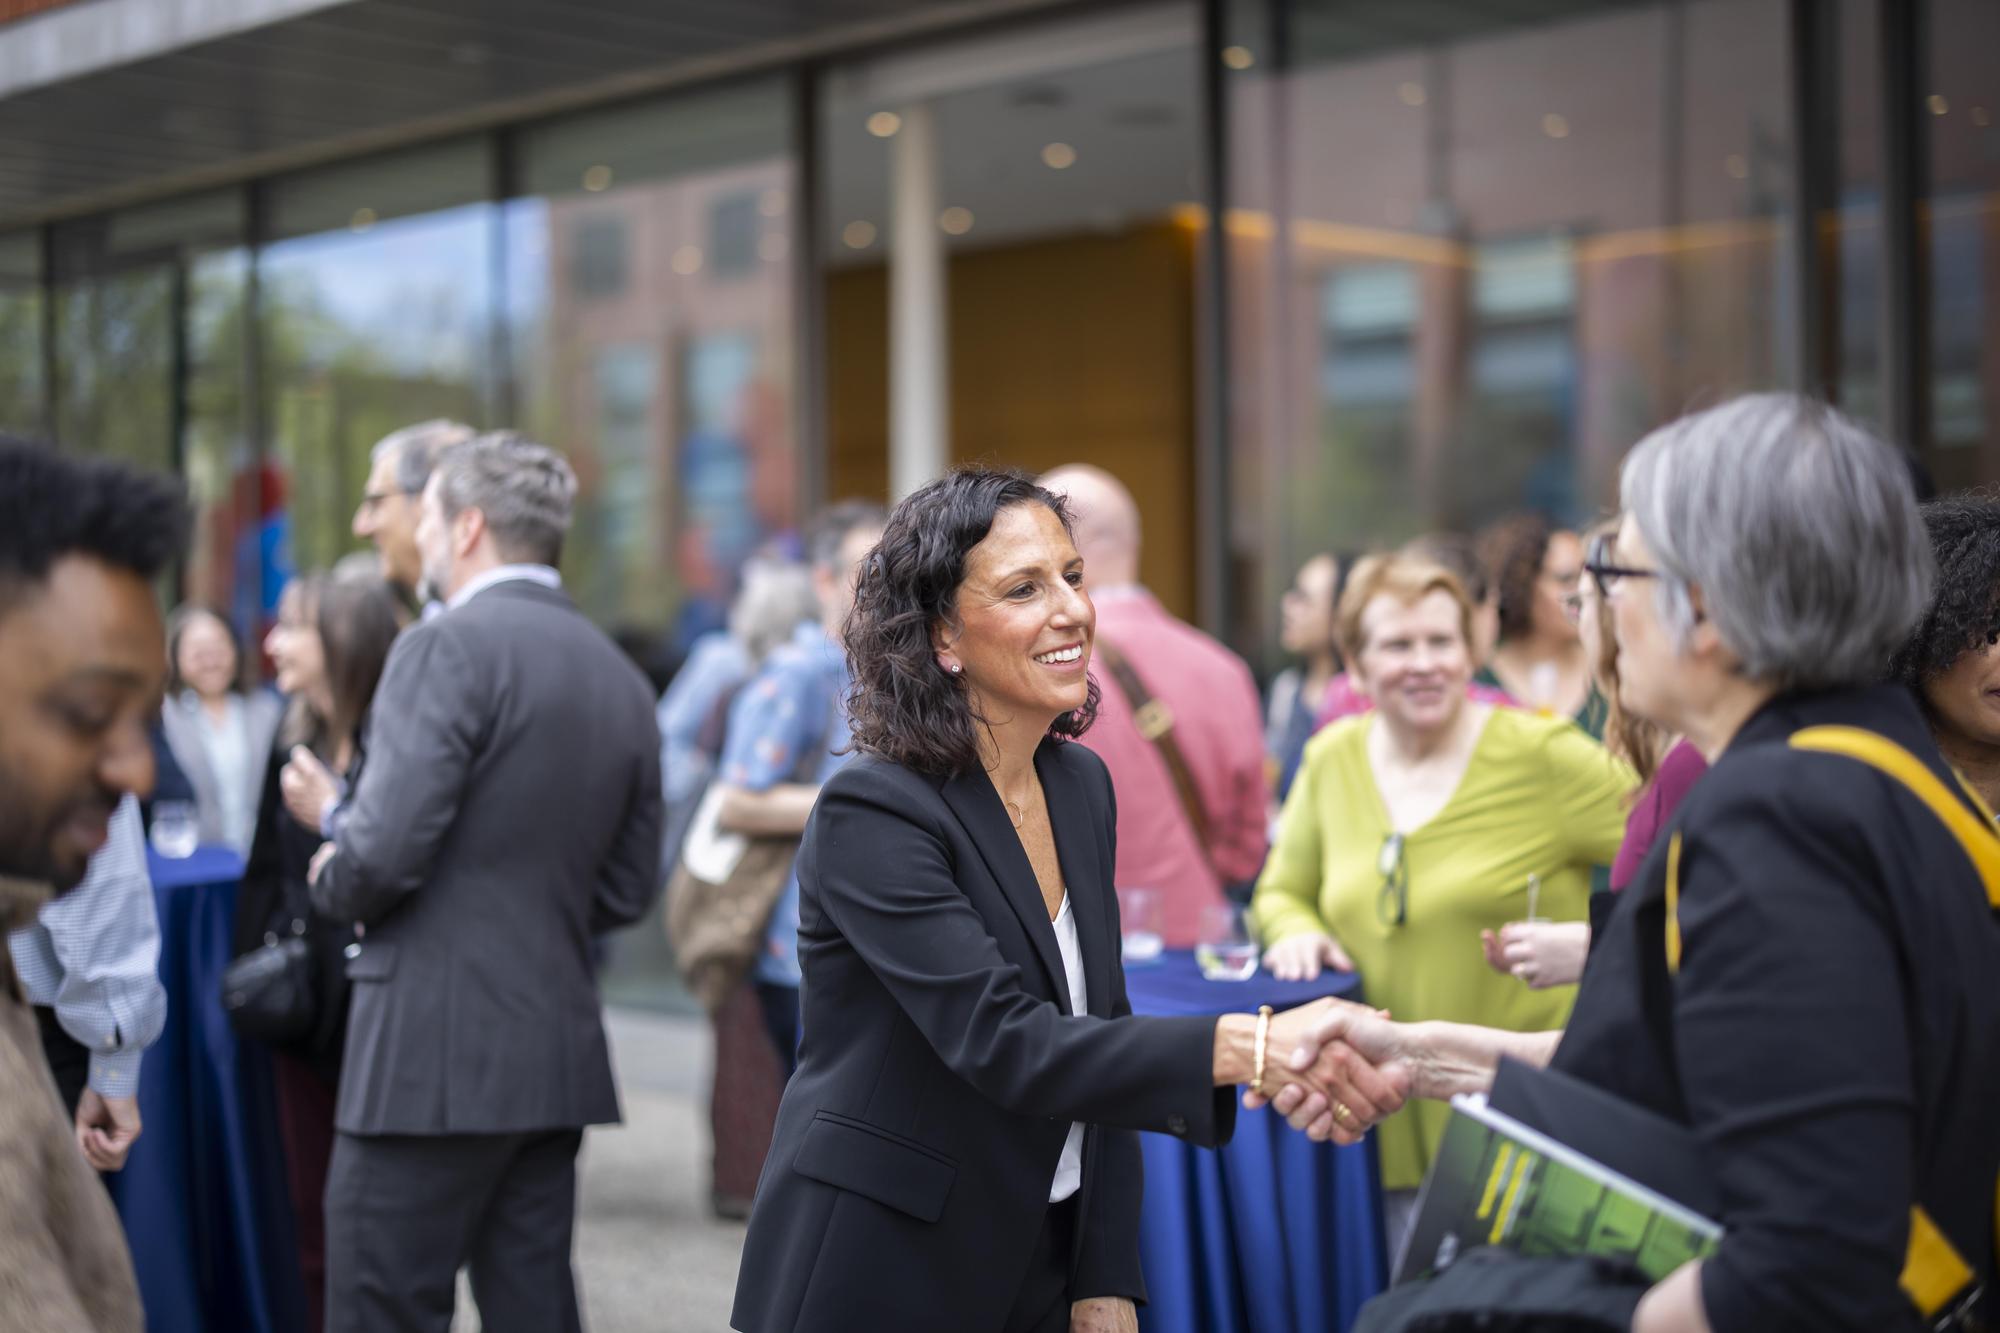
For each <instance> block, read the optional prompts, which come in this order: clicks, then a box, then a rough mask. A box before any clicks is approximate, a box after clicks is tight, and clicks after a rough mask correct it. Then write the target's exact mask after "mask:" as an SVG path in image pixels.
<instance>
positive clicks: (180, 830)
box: [147, 801, 201, 861]
mask: <svg viewBox="0 0 2000 1333" xmlns="http://www.w3.org/2000/svg"><path fill="white" fill-rule="evenodd" d="M147 837H148V839H149V840H150V841H151V842H152V844H153V850H154V851H156V852H158V853H159V854H160V855H161V856H164V857H167V858H168V859H169V860H174V861H179V860H181V859H183V858H184V857H189V856H193V855H194V849H195V848H196V847H198V846H199V845H200V844H201V829H200V828H199V827H198V826H197V825H196V823H195V816H194V803H193V802H192V801H160V802H157V803H156V804H155V805H154V806H153V827H152V829H151V831H150V832H149V833H148V834H147Z"/></svg>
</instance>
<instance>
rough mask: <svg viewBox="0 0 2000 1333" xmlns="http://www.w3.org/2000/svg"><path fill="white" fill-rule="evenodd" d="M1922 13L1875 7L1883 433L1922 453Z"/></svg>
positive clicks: (1925, 364)
mask: <svg viewBox="0 0 2000 1333" xmlns="http://www.w3.org/2000/svg"><path fill="white" fill-rule="evenodd" d="M1924 8H1925V7H1924V6H1922V5H1919V4H1916V3H1913V0H1878V4H1877V10H1876V15H1877V20H1878V23H1879V32H1880V34H1881V43H1880V45H1881V51H1882V277H1883V284H1882V381H1883V383H1882V397H1883V402H1882V427H1883V429H1884V431H1885V432H1886V433H1887V434H1888V436H1889V438H1890V439H1891V440H1893V441H1895V442H1896V443H1899V444H1901V445H1903V446H1904V447H1905V448H1908V449H1912V450H1915V451H1917V452H1918V453H1919V454H1921V453H1922V452H1923V451H1924V450H1925V449H1926V448H1927V447H1928V446H1929V444H1930V424H1931V423H1930V415H1931V414H1930V395H1929V393H1928V392H1927V391H1926V390H1927V387H1928V386H1927V384H1926V382H1925V379H1924V375H1925V372H1926V371H1927V370H1928V368H1929V364H1930V356H1929V344H1930V283H1929V277H1930V236H1929V231H1928V228H1927V227H1926V226H1924V225H1923V223H1922V221H1921V218H1920V210H1921V209H1922V208H1923V206H1924V194H1925V189H1926V184H1925V176H1926V174H1927V173H1926V171H1925V165H1924V158H1925V153H1924V132H1925V126H1924V125H1923V123H1922V117H1921V116H1920V114H1919V110H1920V108H1919V103H1918V97H1919V94H1920V92H1921V84H1920V82H1919V79H1920V75H1921V72H1922V71H1921V65H1922V62H1923V58H1924V43H1923V34H1924Z"/></svg>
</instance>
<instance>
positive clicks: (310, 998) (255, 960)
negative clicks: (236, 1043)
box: [222, 917, 319, 1045]
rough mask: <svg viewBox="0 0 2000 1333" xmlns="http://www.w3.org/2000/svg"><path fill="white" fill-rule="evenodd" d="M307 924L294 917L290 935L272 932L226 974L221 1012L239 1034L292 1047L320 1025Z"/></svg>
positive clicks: (232, 965) (227, 969)
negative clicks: (307, 937) (291, 1045)
mask: <svg viewBox="0 0 2000 1333" xmlns="http://www.w3.org/2000/svg"><path fill="white" fill-rule="evenodd" d="M315 970H316V969H315V968H314V965H313V954H312V947H311V946H310V945H309V944H308V943H307V942H306V923H305V921H304V919H303V918H299V917H294V918H293V919H292V923H291V930H290V933H289V934H286V935H282V936H281V935H279V934H278V933H277V932H276V931H270V932H267V933H266V934H265V936H264V943H263V944H262V945H261V946H259V947H258V948H256V949H253V950H251V951H250V952H249V953H246V954H244V955H243V956H242V957H240V958H237V959H235V960H233V961H232V962H231V963H230V964H229V966H228V967H226V968H224V969H223V972H222V1008H223V1011H224V1012H225V1013H227V1014H228V1015H229V1025H230V1026H231V1027H233V1028H235V1029H236V1031H237V1032H238V1034H240V1035H242V1036H245V1037H251V1038H255V1039H256V1040H258V1041H264V1042H270V1043H272V1044H273V1045H287V1044H290V1043H293V1042H298V1041H302V1040H304V1039H305V1038H306V1037H307V1036H309V1035H311V1033H312V1030H313V1027H314V1025H315V1024H317V1023H318V1022H319V987H318V985H317V984H316V982H317V978H316V977H315V976H314V972H315Z"/></svg>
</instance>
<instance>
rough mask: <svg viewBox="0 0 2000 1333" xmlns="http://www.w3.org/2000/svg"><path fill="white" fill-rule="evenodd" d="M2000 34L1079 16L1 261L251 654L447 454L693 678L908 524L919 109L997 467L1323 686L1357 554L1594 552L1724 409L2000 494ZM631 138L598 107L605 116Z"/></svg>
mask: <svg viewBox="0 0 2000 1333" xmlns="http://www.w3.org/2000/svg"><path fill="white" fill-rule="evenodd" d="M1996 51H2000V8H1996V6H1994V5H1993V4H1992V3H1990V0H1909V2H1908V3H1904V2H1903V0H1654V2H1652V3H1610V2H1608V0H1599V2H1597V3H1586V2H1584V0H1538V2H1537V3H1533V4H1529V3H1502V4H1492V5H1481V6H1458V5H1426V6H1410V5H1406V4H1401V3H1396V2H1395V0H1206V3H1201V4H1173V5H1165V6H1153V5H1143V6H1132V5H1109V4H1070V5H1056V6H1045V7H1041V8H1037V9H1035V10H1033V12H1032V13H1029V14H1023V15H1017V16H1015V17H1011V18H1006V19H1004V20H1002V21H986V22H983V23H982V24H980V25H979V26H978V27H977V28H976V29H964V30H959V31H951V30H942V31H936V32H930V33H927V34H925V35H924V36H922V37H921V38H917V37H910V38H905V39H903V40H900V41H898V42H897V43H896V44H894V45H879V44H878V45H876V46H863V47H858V48H854V49H843V50H834V51H820V52H817V53H815V54H812V55H811V56H810V57H809V58H800V57H795V56H790V55H783V54H782V53H781V54H778V55H774V57H773V58H772V59H771V60H770V61H769V62H767V63H766V65H765V66H764V67H762V68H759V69H751V70H747V71H737V72H733V73H731V74H730V75H729V76H728V77H727V78H726V79H722V80H720V81H717V82H713V83H710V84H707V85H699V84H696V85H691V86H688V87H684V88H679V89H675V90H673V91H669V92H658V93H649V94H647V95H645V96H642V97H637V98H634V97H631V96H627V95H625V94H624V93H623V92H622V91H621V90H620V89H619V88H617V87H614V86H612V85H610V84H607V86H606V88H605V90H604V93H605V96H604V98H603V99H602V100H601V102H600V104H597V105H579V106H572V107H567V108H565V109H564V110H563V111H562V112H561V113H560V114H556V113H549V114H543V115H537V116H530V117H526V118H517V119H512V120H507V121H506V122H505V123H495V124H491V125H486V126H481V127H476V128H473V129H470V130H466V129H458V130H454V131H453V132H452V133H450V134H446V135H443V136H441V137H438V136H429V137H426V136H424V135H420V134H416V133H414V132H413V133H412V134H411V135H409V136H407V138H406V139H405V140H404V141H402V142H399V143H395V144H393V145H392V146H390V147H387V148H383V149H380V150H379V151H371V152H369V153H366V154H359V155H352V156H348V157H345V158H341V159H339V160H333V161H328V162H325V163H321V164H319V165H315V166H311V167H306V168H301V169H296V170H287V171H282V172H275V173H265V174H257V173H254V172H246V173H245V174H244V175H243V177H242V178H241V179H239V180H237V181H235V182H234V183H228V184H223V185H219V186H213V187H209V188H204V189H202V190H200V191H198V192H193V193H184V194H179V195H171V196H169V197H165V198H156V199H151V200H147V201H144V202H139V203H135V204H132V205H130V206H124V207H119V208H115V209H111V210H108V211H94V212H86V213H81V214H78V215H75V216H59V217H52V218H49V219H47V220H45V221H42V222H40V223H38V224H37V225H34V226H24V227H17V228H15V229H13V230H11V231H0V427H5V428H7V429H10V430H14V431H17V432H23V433H29V434H36V435H47V436H51V437H53V438H55V439H57V440H58V441H60V442H62V443H63V444H64V445H65V446H66V447H71V448H77V449H87V450H94V451H101V452H104V453H108V454H116V455H118V456H121V457H127V458H132V459H137V460H141V461H144V462H147V463H151V464H154V465H156V466H161V467H168V468H173V469H176V470H178V471H180V472H181V473H183V474H184V475H185V476H186V477H187V479H188V482H189V485H190V487H191V490H192V493H193V495H194V498H195V501H196V503H197V505H198V508H199V520H200V524H199V534H198V538H197V541H196V543H195V546H194V549H193V550H192V552H191V553H190V556H189V558H188V560H187V562H186V564H185V567H184V568H183V569H182V570H181V571H180V573H179V575H178V582H179V587H178V592H179V594H180V595H182V596H185V597H189V598H197V599H200V600H203V601H207V602H211V603H214V604H217V605H220V606H224V607H227V608H229V609H230V610H231V611H232V614H233V615H234V616H235V618H236V619H237V620H238V622H239V624H241V625H243V627H244V628H245V629H251V628H253V627H254V626H255V625H256V623H257V622H258V621H259V620H260V619H261V618H262V617H264V616H266V615H268V614H269V612H270V609H271V608H272V606H273V605H274V603H275V599H276V596H277V593H278V590H279V587H280V585H281V584H282V581H283V579H284V578H285V577H287V575H288V574H289V572H290V571H292V570H295V569H301V568H312V567H319V566H324V565H327V564H330V563H331V562H333V561H334V560H336V559H338V558H339V557H340V556H341V555H342V554H344V553H346V552H347V551H349V550H351V549H353V547H354V546H355V542H354V539H353V537H352V536H351V534H350V531H349V523H350V520H351V517H352V514H353V510H354V506H355V504H356V502H357V501H358V499H359V496H360V491H361V487H362V482H363V479H364V477H365V475H366V472H367V466H368V450H369V447H370V446H371V445H372V444H373V443H374V441H375V440H377V439H379V438H380V437H381V436H382V435H384V434H386V433H387V432H389V431H390V430H392V429H395V428H396V427H398V426H401V425H405V424H408V423H410V422H413V421H418V420H422V419H425V418H430V417H440V416H445V417H454V418H459V419H462V420H466V421H469V422H471V423H473V424H476V425H480V426H499V425H513V426H517V427H519V428H520V429H522V430H524V431H526V432H528V433H529V434H531V435H533V436H535V437H537V438H541V439H545V440H547V441H549V442H550V443H552V444H554V445H556V446H558V447H560V448H562V449H563V450H565V451H566V452H567V453H568V454H569V456H570V457H571V459H572V460H573V461H574V463H575V466H576V469H577V472H578V475H579V477H580V479H581V483H582V493H581V500H580V512H579V516H578V524H577V529H576V535H575V538H574V539H573V542H572V544H571V548H570V550H569V552H568V554H567V556H566V569H565V574H566V577H567V579H568V581H569V583H570V585H571V587H572V588H573V590H574V591H575V593H576V595H577V596H578V599H579V601H580V602H581V603H582V604H583V605H584V606H585V608H586V609H587V610H589V611H590V612H591V613H592V614H593V615H594V616H595V617H597V618H598V619H599V620H600V621H601V622H602V623H604V624H605V625H607V626H609V627H613V628H617V629H621V630H629V631H631V632H633V633H634V634H635V635H639V636H642V637H646V638H650V639H652V640H654V641H657V642H659V643H661V644H663V645H667V646H668V647H669V648H671V647H672V646H676V645H685V643H686V642H687V641H688V640H689V639H690V638H691V637H692V636H693V635H694V634H696V633H698V632H700V631H701V630H703V629H705V628H708V627H711V626H713V625H715V624H717V623H719V621H720V619H721V616H722V612H723V609H724V608H725V607H726V605H727V602H728V599H729V596H730V593H731V591H732V582H733V577H734V571H735V569H736V568H737V566H738V564H739V563H740V562H741V560H742V558H743V557H744V556H745V555H746V554H747V553H749V552H750V551H751V550H752V549H754V548H756V547H757V546H759V545H761V544H763V543H766V542H769V541H772V540H777V541H780V542H784V541H790V540H794V539H795V533H796V531H797V529H798V527H799V525H800V522H801V519H802V516H803V515H805V514H806V513H807V512H808V511H809V510H810V508H811V507H812V506H813V505H815V504H817V503H819V502H821V501H823V500H825V499H829V498H837V497H840V496H846V495H850V494H861V495H876V496H880V495H882V494H883V492H884V491H885V490H886V489H887V486H888V477H889V470H890V469H889V456H890V443H889V439H890V434H891V427H890V414H891V413H890V400H891V388H890V385H891V379H892V374H893V364H892V363H893V355H892V338H891V329H890V323H891V311H892V308H893V300H892V281H891V268H892V265H891V263H890V256H891V255H893V254H894V253H895V247H896V246H897V244H898V237H897V234H896V210H895V208H894V206H893V200H892V198H891V196H892V193H893V192H892V174H893V170H894V165H893V164H894V152H895V143H896V138H897V135H898V133H899V128H900V127H899V110H900V109H906V108H908V107H909V106H911V105H913V104H917V103H921V104H922V105H923V106H925V107H926V108H928V114H929V117H930V120H931V124H932V126H933V130H934V133H935V136H936V142H937V157H938V172H937V181H936V188H937V204H938V209H937V212H936V215H935V224H936V226H937V227H938V228H939V230H940V232H941V233H942V234H943V242H942V243H943V246H944V249H945V253H946V274H947V282H946V294H945V307H946V309H945V315H946V317H945V323H944V328H945V329H946V334H945V337H946V341H947V346H948V353H947V359H948V362H949V366H950V375H949V391H948V398H949V409H950V410H949V420H950V423H951V426H950V438H949V441H948V448H947V450H946V456H947V457H949V458H951V459H954V460H970V459H988V460H994V461H999V462H1003V463H1009V464H1015V465H1019V466H1024V467H1029V468H1034V469H1041V468H1045V467H1048V466H1052V465H1054V464H1056V463H1060V462H1065V461H1072V460H1083V461H1089V462H1095V463H1098V464H1100V465H1102V466H1104V467H1106V468H1108V469H1110V470H1111V471H1113V472H1114V473H1116V474H1118V475H1119V476H1121V477H1122V478H1123V479H1124V480H1125V481H1126V482H1127V483H1128V484H1129V485H1130V486H1131V487H1132V488H1133V490H1134V491H1135V493H1136V494H1137V495H1138V497H1139V499H1140V502H1141V507H1142V510H1143V512H1144V516H1145V521H1146V525H1147V544H1146V554H1145V560H1144V575H1145V577H1146V579H1147V581H1148V582H1149V583H1150V584H1151V585H1152V586H1154V587H1155V588H1156V589H1157V590H1158V591H1159V592H1160V593H1161V594H1162V596H1163V598H1164V599H1165V600H1166V601H1167V602H1168V604H1169V605H1170V606H1172V607H1173V608H1174V609H1176V610H1177V611H1179V612H1181V613H1182V614H1184V615H1187V616H1189V617H1190V618H1194V619H1198V620H1200V621H1202V622H1203V623H1205V624H1207V625H1208V626H1209V627H1210V628H1211V629H1214V630H1215V631H1217V632H1218V633H1220V634H1222V635H1223V636H1224V637H1225V638H1226V639H1227V640H1228V641H1229V642H1231V643H1232V644H1233V645H1234V646H1235V647H1237V648H1238V649H1239V650H1240V651H1242V652H1243V653H1244V655H1245V656H1246V657H1249V658H1250V659H1251V660H1252V661H1253V662H1254V663H1256V664H1258V665H1259V666H1260V667H1271V666H1275V665H1277V663H1276V659H1275V656H1274V654H1275V637H1276V625H1277V605H1278V594H1279V591H1280V590H1281V589H1282V588H1283V587H1284V586H1285V585H1286V584H1287V583H1288V582H1289V580H1290V578H1291V576H1292V572H1293V570H1294V569H1295V568H1296V567H1297V565H1298V564H1299V563H1301V562H1302V561H1303V560H1304V559H1306V558H1307V557H1308V556H1310V555H1311V554H1313V553H1314V552H1317V551H1320V550H1329V549H1332V550H1351V549H1359V548H1365V547H1368V546H1371V545H1375V544H1380V543H1387V542H1394V541H1398V540H1401V539H1403V538H1406V537H1408V536H1412V535H1415V534H1416V533H1419V532H1422V531H1426V530H1432V529H1438V528H1460V529H1467V528H1472V527H1475V526H1477V525H1480V524H1482V523H1484V522H1486V521H1488V520H1490V519H1492V518H1494V517H1497V516H1498V515H1500V514H1502V513H1504V512H1507V511H1509V510H1513V509H1519V508H1536V509H1541V510H1544V511H1546V512H1548V513H1550V514H1552V515H1555V516H1557V517H1559V518H1562V519H1564V520H1565V521H1569V522H1581V521H1584V520H1587V519H1588V518H1590V517H1591V516H1593V515H1595V514H1598V513H1600V512H1602V511H1603V510H1604V508H1605V507H1606V506H1607V505H1608V504H1609V503H1610V501H1611V499H1612V496H1613V493H1614V490H1615V484H1616V472H1617V466H1618V462H1619V459H1620V457H1621V456H1622V454H1623V452H1624V451H1625V450H1626V449H1627V448H1628V447H1629V446H1630V445H1631V444H1632V443H1633V442H1634V441H1635V440H1636V439H1638V438H1639V437H1640V436H1641V435H1642V434H1644V433H1645V432H1646V431H1647V430H1649V429H1651V428H1652V427H1654V426H1656V425H1658V424H1660V423H1661V422H1663V421H1665V420H1667V419H1670V418H1671V417H1673V416H1675V415H1676V414H1678V413H1680V412H1682V411H1684V410H1686V409H1688V408H1690V407H1694V406H1699V405H1702V404H1704V403H1709V402H1713V401H1716V400H1718V399H1720V398H1722V397H1725V396H1727V395H1730V394H1734V393H1738V392H1742V391H1745V390H1750V389H1761V388H1802V389H1809V390H1812V391H1815V392H1820V393H1824V394H1826V395H1828V396H1830V397H1832V398H1834V399H1835V400H1836V401H1838V402H1840V403H1841V404H1842V405H1844V406H1845V407H1847V408H1848V409H1850V410H1852V411H1854V412H1856V413H1859V414H1860V415H1862V416H1864V417H1866V418H1868V419H1869V420H1871V421H1873V422H1874V423H1876V424H1877V425H1878V426H1879V427H1880V428H1881V429H1882V430H1883V431H1885V432H1886V433H1887V434H1889V435H1890V436H1891V437H1892V438H1894V439H1896V440H1898V441H1899V442H1902V443H1904V444H1906V445H1907V446H1909V447H1910V448H1911V449H1912V450H1913V451H1914V452H1915V454H1916V456H1917V457H1918V458H1919V459H1921V461H1922V462H1923V464H1924V465H1925V467H1926V468H1927V469H1928V471H1929V472H1930V474H1931V475H1932V476H1933V477H1934V478H1935V479H1936V482H1937V484H1938V485H1939V486H1940V487H1941V488H1944V489H1955V488H1962V487H1968V486H1975V485H1980V484H1986V483H1992V482H1996V481H2000V338H1996V337H1994V336H1992V335H1991V331H1990V330H1989V328H1988V325H1989V323H1990V321H1992V320H1993V319H1994V317H1995V314H1994V312H1995V311H1996V310H2000V125H1996V124H1995V120H1996V118H2000V61H1995V60H1994V59H1993V53H1994V52H1996ZM586 100H587V99H586Z"/></svg>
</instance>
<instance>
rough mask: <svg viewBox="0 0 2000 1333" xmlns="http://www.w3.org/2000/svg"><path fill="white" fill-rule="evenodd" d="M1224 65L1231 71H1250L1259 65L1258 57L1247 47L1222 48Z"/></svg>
mask: <svg viewBox="0 0 2000 1333" xmlns="http://www.w3.org/2000/svg"><path fill="white" fill-rule="evenodd" d="M1222 63H1223V64H1225V65H1227V66H1229V68H1231V69H1249V68H1250V67H1251V66H1252V65H1254V64H1256V63H1257V57H1256V55H1255V54H1254V53H1252V52H1251V50H1250V48H1249V47H1247V46H1225V47H1223V48H1222Z"/></svg>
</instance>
